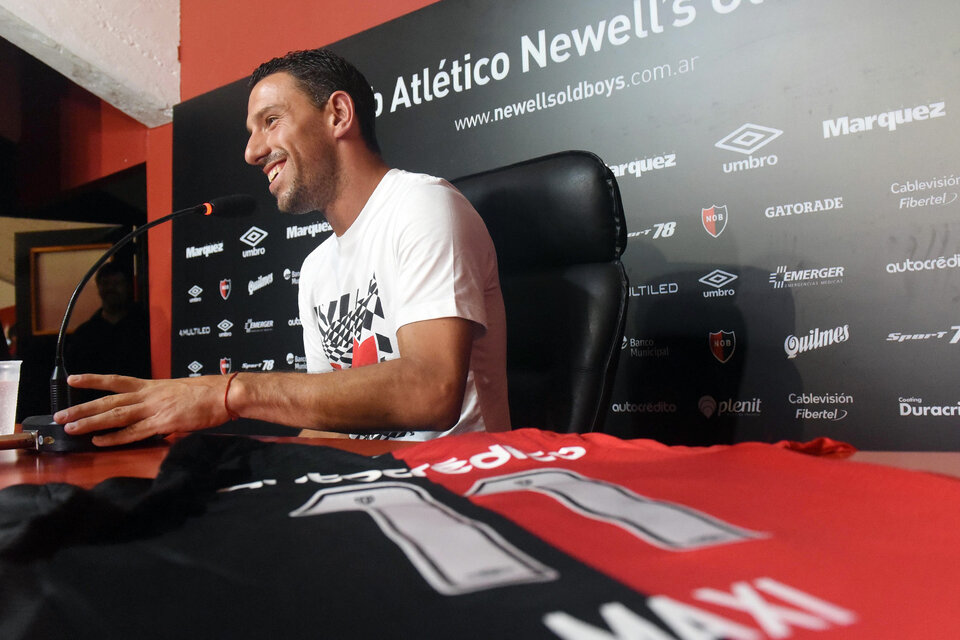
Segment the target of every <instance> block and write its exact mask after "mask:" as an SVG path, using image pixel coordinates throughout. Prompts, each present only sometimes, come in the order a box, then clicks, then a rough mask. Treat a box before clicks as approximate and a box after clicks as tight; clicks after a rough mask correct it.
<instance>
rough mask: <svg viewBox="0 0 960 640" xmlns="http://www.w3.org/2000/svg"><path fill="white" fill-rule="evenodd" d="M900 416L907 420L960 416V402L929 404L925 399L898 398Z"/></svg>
mask: <svg viewBox="0 0 960 640" xmlns="http://www.w3.org/2000/svg"><path fill="white" fill-rule="evenodd" d="M898 402H899V403H900V416H901V417H904V418H907V417H910V418H921V417H926V416H933V417H935V418H939V417H942V416H960V402H957V403H956V404H929V403H925V402H924V401H923V398H898Z"/></svg>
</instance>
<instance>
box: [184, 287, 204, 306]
mask: <svg viewBox="0 0 960 640" xmlns="http://www.w3.org/2000/svg"><path fill="white" fill-rule="evenodd" d="M187 293H188V294H190V302H191V303H194V302H202V301H203V298H201V297H200V294H202V293H203V287H200V286H199V285H193V286H192V287H190V288H189V289H187Z"/></svg>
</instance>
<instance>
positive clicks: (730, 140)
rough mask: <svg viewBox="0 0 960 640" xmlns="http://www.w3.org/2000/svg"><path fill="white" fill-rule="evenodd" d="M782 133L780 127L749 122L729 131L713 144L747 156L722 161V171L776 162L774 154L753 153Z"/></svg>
mask: <svg viewBox="0 0 960 640" xmlns="http://www.w3.org/2000/svg"><path fill="white" fill-rule="evenodd" d="M782 134H783V131H781V130H780V129H774V128H773V127H764V126H762V125H759V124H752V123H749V122H748V123H747V124H745V125H743V126H742V127H740V128H739V129H737V130H736V131H732V132H730V133H729V134H728V135H727V136H726V137H724V138H723V139H722V140H720V141H719V142H717V143H716V144H715V145H714V146H715V147H717V148H718V149H725V150H727V151H734V152H736V153H742V154H744V155H746V156H749V157H748V158H747V159H745V160H737V161H735V162H724V163H723V172H724V173H734V172H737V171H748V170H750V169H759V168H761V167H772V166H773V165H775V164H777V161H778V158H777V156H775V155H768V156H754V155H753V154H754V153H756V152H757V151H759V150H760V149H762V148H763V147H765V146H767V145H768V144H770V143H771V142H773V141H774V140H776V139H777V138H779V137H780V136H781V135H782Z"/></svg>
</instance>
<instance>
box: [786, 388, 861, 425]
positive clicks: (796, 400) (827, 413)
mask: <svg viewBox="0 0 960 640" xmlns="http://www.w3.org/2000/svg"><path fill="white" fill-rule="evenodd" d="M787 402H789V403H790V404H792V405H796V407H797V408H796V410H795V413H794V419H795V420H829V421H831V422H839V421H840V420H843V419H845V418H846V417H847V415H848V412H847V410H846V409H844V408H843V405H851V404H853V396H852V395H850V394H849V393H823V394H815V393H790V394H788V395H787Z"/></svg>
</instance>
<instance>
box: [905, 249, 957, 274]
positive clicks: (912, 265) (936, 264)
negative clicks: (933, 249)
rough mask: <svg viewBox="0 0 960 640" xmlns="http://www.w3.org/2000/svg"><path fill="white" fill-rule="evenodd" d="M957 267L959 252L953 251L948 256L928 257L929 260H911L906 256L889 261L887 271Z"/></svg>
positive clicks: (936, 269) (935, 269)
mask: <svg viewBox="0 0 960 640" xmlns="http://www.w3.org/2000/svg"><path fill="white" fill-rule="evenodd" d="M957 267H960V253H955V254H953V255H952V256H950V257H949V258H947V257H945V256H940V257H939V258H930V259H929V260H911V259H909V258H907V259H906V260H903V261H902V262H891V263H890V264H888V265H887V273H906V272H908V271H914V272H916V271H939V270H943V269H956V268H957Z"/></svg>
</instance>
